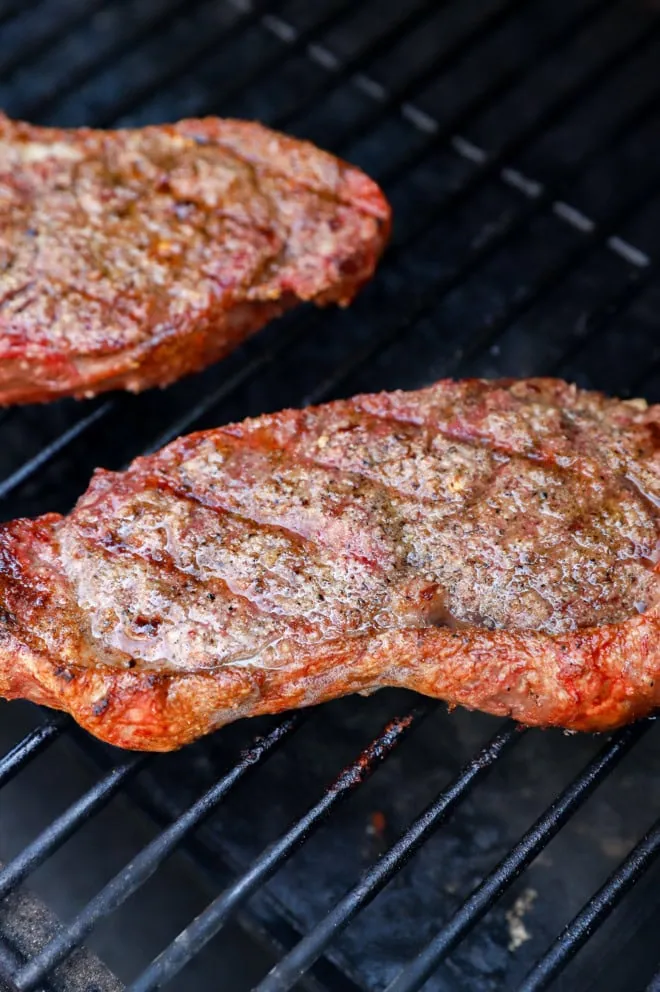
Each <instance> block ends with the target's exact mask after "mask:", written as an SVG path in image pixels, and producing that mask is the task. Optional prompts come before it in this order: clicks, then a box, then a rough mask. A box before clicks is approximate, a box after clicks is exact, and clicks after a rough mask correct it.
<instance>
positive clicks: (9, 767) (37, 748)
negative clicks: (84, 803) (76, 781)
mask: <svg viewBox="0 0 660 992" xmlns="http://www.w3.org/2000/svg"><path fill="white" fill-rule="evenodd" d="M65 723H66V719H65V717H60V716H54V717H51V718H50V719H49V720H48V721H47V722H46V723H42V724H41V725H40V726H38V727H35V728H34V730H31V731H30V733H29V734H26V736H25V737H24V738H23V740H22V741H19V742H18V744H16V745H15V747H13V748H12V749H11V751H8V753H7V754H5V755H4V756H3V757H2V758H0V788H1V787H2V786H3V785H6V784H7V782H10V781H11V779H12V778H13V777H14V775H16V774H18V772H20V770H21V768H23V766H24V765H26V764H27V763H28V762H29V761H31V760H32V758H36V756H37V755H38V754H39V753H40V752H41V751H43V750H44V748H47V747H48V746H49V744H52V743H53V741H55V740H56V739H57V738H58V737H59V736H60V734H61V733H62V730H63V728H64V726H65Z"/></svg>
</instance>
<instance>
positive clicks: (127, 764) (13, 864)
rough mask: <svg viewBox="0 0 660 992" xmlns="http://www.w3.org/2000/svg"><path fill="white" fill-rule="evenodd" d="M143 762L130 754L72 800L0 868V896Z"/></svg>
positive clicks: (111, 795) (45, 855)
mask: <svg viewBox="0 0 660 992" xmlns="http://www.w3.org/2000/svg"><path fill="white" fill-rule="evenodd" d="M144 761H145V759H144V758H143V757H142V756H140V757H138V756H137V755H133V756H131V757H130V758H129V759H128V760H127V761H124V762H122V763H121V764H119V765H116V766H115V767H114V768H112V769H111V771H109V772H108V773H107V774H106V775H105V776H104V777H103V778H102V779H101V780H100V781H99V782H96V783H95V784H94V785H93V786H92V788H91V789H89V790H88V791H87V792H86V793H85V795H84V796H81V798H80V799H79V800H78V801H77V802H75V803H72V805H71V806H69V808H68V809H67V810H66V811H65V812H64V813H62V815H61V816H60V817H58V818H57V819H56V820H54V821H53V822H52V823H51V824H50V825H49V826H48V827H47V828H46V830H44V831H43V833H41V834H40V835H39V836H38V837H37V838H36V839H35V840H33V841H32V843H31V844H28V845H27V846H26V847H24V848H23V850H22V851H21V853H20V854H18V855H17V856H16V857H15V858H14V860H13V861H10V862H9V864H7V865H5V866H4V867H3V868H2V869H0V899H4V898H5V896H7V895H9V893H10V892H11V891H12V889H14V888H15V887H16V886H17V885H18V884H19V882H22V881H23V879H24V878H25V877H26V875H28V874H29V873H30V872H32V871H34V869H35V868H38V867H39V865H40V864H42V863H43V862H44V861H45V860H46V858H47V857H49V856H50V855H51V854H53V853H54V852H55V851H56V850H57V849H58V848H59V847H61V846H62V844H63V843H64V842H65V841H66V840H68V838H69V837H71V835H72V834H73V833H74V832H75V831H76V830H77V829H78V828H79V827H81V826H82V824H83V823H84V822H85V821H86V820H88V819H89V818H90V817H91V816H93V814H94V813H97V812H98V811H99V810H101V809H102V808H103V807H104V806H105V805H107V803H109V802H110V800H111V799H112V797H113V796H114V795H115V794H116V792H117V791H118V790H119V788H120V787H121V786H122V785H124V784H125V783H126V782H127V781H128V780H129V779H130V778H131V777H132V776H133V775H135V774H136V773H137V772H138V771H139V770H140V768H141V766H142V765H143V764H144Z"/></svg>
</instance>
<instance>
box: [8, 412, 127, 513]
mask: <svg viewBox="0 0 660 992" xmlns="http://www.w3.org/2000/svg"><path fill="white" fill-rule="evenodd" d="M115 404H116V401H115V400H106V401H105V403H102V404H101V406H98V407H97V408H96V409H95V410H92V412H91V413H88V414H87V416H86V417H81V419H80V420H76V422H75V423H74V424H72V425H71V427H69V428H68V429H67V430H65V431H63V432H62V433H61V434H59V435H58V436H57V437H56V438H55V440H54V441H51V443H50V444H47V445H46V446H45V448H42V449H41V451H39V452H38V453H37V454H36V455H35V456H34V458H29V459H28V461H26V462H24V463H23V464H22V465H21V466H20V467H19V468H17V469H16V471H15V472H12V473H11V475H8V476H7V478H6V479H3V481H2V482H0V500H2V499H6V498H7V497H8V496H10V495H11V493H13V492H14V490H15V489H17V488H18V487H19V486H20V485H22V484H23V483H24V482H27V480H28V479H29V478H31V476H33V475H35V474H36V473H37V472H39V471H40V469H42V468H43V467H44V465H47V464H48V462H50V461H52V460H53V458H56V457H57V455H60V454H61V453H62V452H63V451H64V450H65V449H66V448H68V447H69V445H70V444H72V443H73V442H74V441H76V440H77V439H78V438H79V437H80V436H81V434H84V433H85V432H86V431H88V430H89V428H90V427H93V426H94V424H96V423H98V421H99V420H102V419H103V418H104V417H105V416H107V414H109V413H110V411H111V410H113V409H114V407H115Z"/></svg>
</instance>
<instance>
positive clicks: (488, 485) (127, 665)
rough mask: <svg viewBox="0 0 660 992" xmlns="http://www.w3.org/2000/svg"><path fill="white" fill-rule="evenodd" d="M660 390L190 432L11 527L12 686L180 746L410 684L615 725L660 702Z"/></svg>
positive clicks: (6, 560)
mask: <svg viewBox="0 0 660 992" xmlns="http://www.w3.org/2000/svg"><path fill="white" fill-rule="evenodd" d="M659 439H660V407H658V406H654V407H648V408H647V406H646V404H645V403H644V402H643V401H641V400H635V401H619V400H615V399H607V398H605V397H604V396H602V395H600V394H598V393H591V392H585V391H581V390H579V389H577V388H575V387H574V386H570V385H567V384H566V383H564V382H561V381H557V380H551V379H537V380H528V381H497V382H488V381H484V380H466V381H463V382H451V381H444V382H439V383H437V384H436V385H434V386H431V387H429V388H427V389H421V390H419V391H418V392H409V393H404V392H394V393H381V394H376V395H367V396H357V397H355V398H354V399H352V400H347V401H339V402H334V403H329V404H327V405H325V406H319V407H316V408H310V409H306V410H300V411H297V410H288V411H285V412H282V413H277V414H272V415H268V416H263V417H258V418H256V419H252V420H246V421H244V422H243V423H240V424H234V425H231V426H227V427H223V428H219V429H216V430H210V431H204V432H201V433H197V434H192V435H190V436H188V437H182V438H179V439H178V440H176V441H174V442H173V443H172V444H170V445H168V446H167V447H166V448H164V449H163V450H162V451H160V452H158V453H156V454H152V455H148V456H147V457H143V458H138V459H137V460H136V461H135V462H133V464H132V465H131V466H130V468H129V469H128V470H127V471H125V472H119V473H113V472H107V471H102V470H100V471H97V473H96V474H95V476H94V478H93V480H92V482H91V485H90V487H89V489H88V490H87V492H86V493H85V495H84V496H83V497H82V498H81V499H80V501H79V503H78V504H77V506H76V507H75V509H74V510H73V511H72V512H71V513H70V514H69V515H68V516H66V517H61V516H59V515H56V514H47V515H45V516H42V517H39V518H37V519H36V520H17V521H14V522H11V523H7V524H4V525H2V527H1V528H0V693H1V694H2V695H4V696H6V697H19V696H20V697H25V698H28V699H32V700H34V701H36V702H38V703H43V704H46V705H47V706H53V707H57V708H60V709H63V710H66V711H68V712H69V713H71V714H72V715H73V716H74V717H75V719H76V720H77V721H78V722H79V723H81V724H82V725H83V726H84V727H86V728H87V729H88V730H89V731H91V733H93V734H96V735H97V736H99V737H101V738H103V739H104V740H106V741H109V742H111V743H113V744H118V745H121V746H123V747H127V748H136V749H153V750H168V749H171V748H176V747H179V746H180V745H183V744H185V743H186V742H188V741H192V740H194V739H195V738H197V737H199V736H200V735H202V734H205V733H207V732H209V731H212V730H214V729H216V728H217V727H221V726H222V725H223V724H226V723H228V722H229V721H232V720H236V719H237V718H239V717H247V716H252V715H254V714H260V713H273V712H278V711H280V710H285V709H289V708H292V707H301V706H309V705H312V704H314V703H319V702H321V701H323V700H328V699H332V698H334V697H337V696H341V695H344V694H345V693H351V692H367V693H368V692H371V691H373V690H374V689H377V688H379V687H381V686H386V685H390V686H405V687H408V688H410V689H415V690H417V691H419V692H421V693H426V694H428V695H431V696H437V697H440V698H441V699H444V700H446V701H447V702H448V703H450V704H452V705H454V704H462V705H463V706H468V707H471V708H475V709H480V710H485V711H487V712H489V713H494V714H498V715H502V716H505V715H511V716H513V717H515V718H516V719H517V720H519V721H522V722H523V723H525V724H536V725H541V726H549V725H557V726H560V727H566V728H569V729H571V730H607V729H609V728H612V727H616V726H618V725H620V724H623V723H626V722H627V721H630V720H633V719H635V718H636V717H640V716H643V715H644V714H647V713H649V712H650V711H651V710H653V709H654V708H655V707H657V706H658V703H659V701H660V637H659V636H658V635H659V631H660V619H659V616H660V614H659V596H660V581H659V578H658V567H659V566H658V517H659V509H658V508H659V506H660V453H659V446H660V440H659Z"/></svg>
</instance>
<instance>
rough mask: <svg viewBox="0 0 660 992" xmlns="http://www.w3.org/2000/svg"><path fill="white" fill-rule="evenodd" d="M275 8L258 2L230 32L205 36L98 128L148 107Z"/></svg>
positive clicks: (100, 118) (261, 0)
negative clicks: (152, 98) (154, 97)
mask: <svg viewBox="0 0 660 992" xmlns="http://www.w3.org/2000/svg"><path fill="white" fill-rule="evenodd" d="M272 6H273V4H272V2H269V0H255V2H254V3H252V4H251V5H250V8H249V10H248V11H247V12H246V13H244V14H243V15H242V16H241V17H239V18H238V19H237V20H236V21H235V22H234V24H233V25H231V27H230V28H228V29H227V30H225V31H224V32H221V33H220V34H217V35H216V34H213V35H210V36H206V37H205V38H204V39H203V40H202V41H201V42H200V44H199V45H198V46H197V47H196V48H195V50H194V51H192V52H189V53H187V54H186V56H185V57H184V58H182V59H181V60H173V62H172V64H171V65H168V66H163V67H162V68H163V69H164V71H163V72H161V74H160V75H159V76H158V78H157V79H155V80H152V81H150V82H149V83H147V84H145V85H143V86H136V87H135V89H133V90H132V91H131V94H130V96H127V97H126V99H125V100H120V101H119V102H117V103H115V104H114V105H113V106H112V108H111V110H109V111H108V112H107V113H101V114H98V115H97V119H96V121H95V125H96V127H110V126H111V125H112V124H115V123H116V122H117V120H118V119H119V118H121V117H123V116H125V115H126V114H129V113H131V111H133V110H134V109H135V108H136V107H138V106H139V105H140V104H142V103H145V102H146V101H147V100H148V99H149V97H150V96H152V95H153V94H154V93H156V92H158V91H159V90H161V89H162V88H163V87H164V86H167V84H168V83H171V82H174V81H175V80H177V79H181V78H182V77H185V76H186V75H187V74H188V73H189V72H190V71H191V69H193V68H194V67H195V66H196V65H198V64H199V62H201V61H202V60H203V59H205V58H206V57H207V56H209V55H212V54H214V53H215V54H217V52H218V45H221V44H226V43H227V41H230V40H231V39H232V38H234V37H235V36H236V35H237V34H238V33H239V32H243V31H246V30H247V29H248V28H250V27H252V26H253V25H255V24H257V23H258V22H259V20H260V18H261V17H262V16H263V14H264V13H265V12H266V11H268V10H270V9H272ZM278 6H279V5H278Z"/></svg>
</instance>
